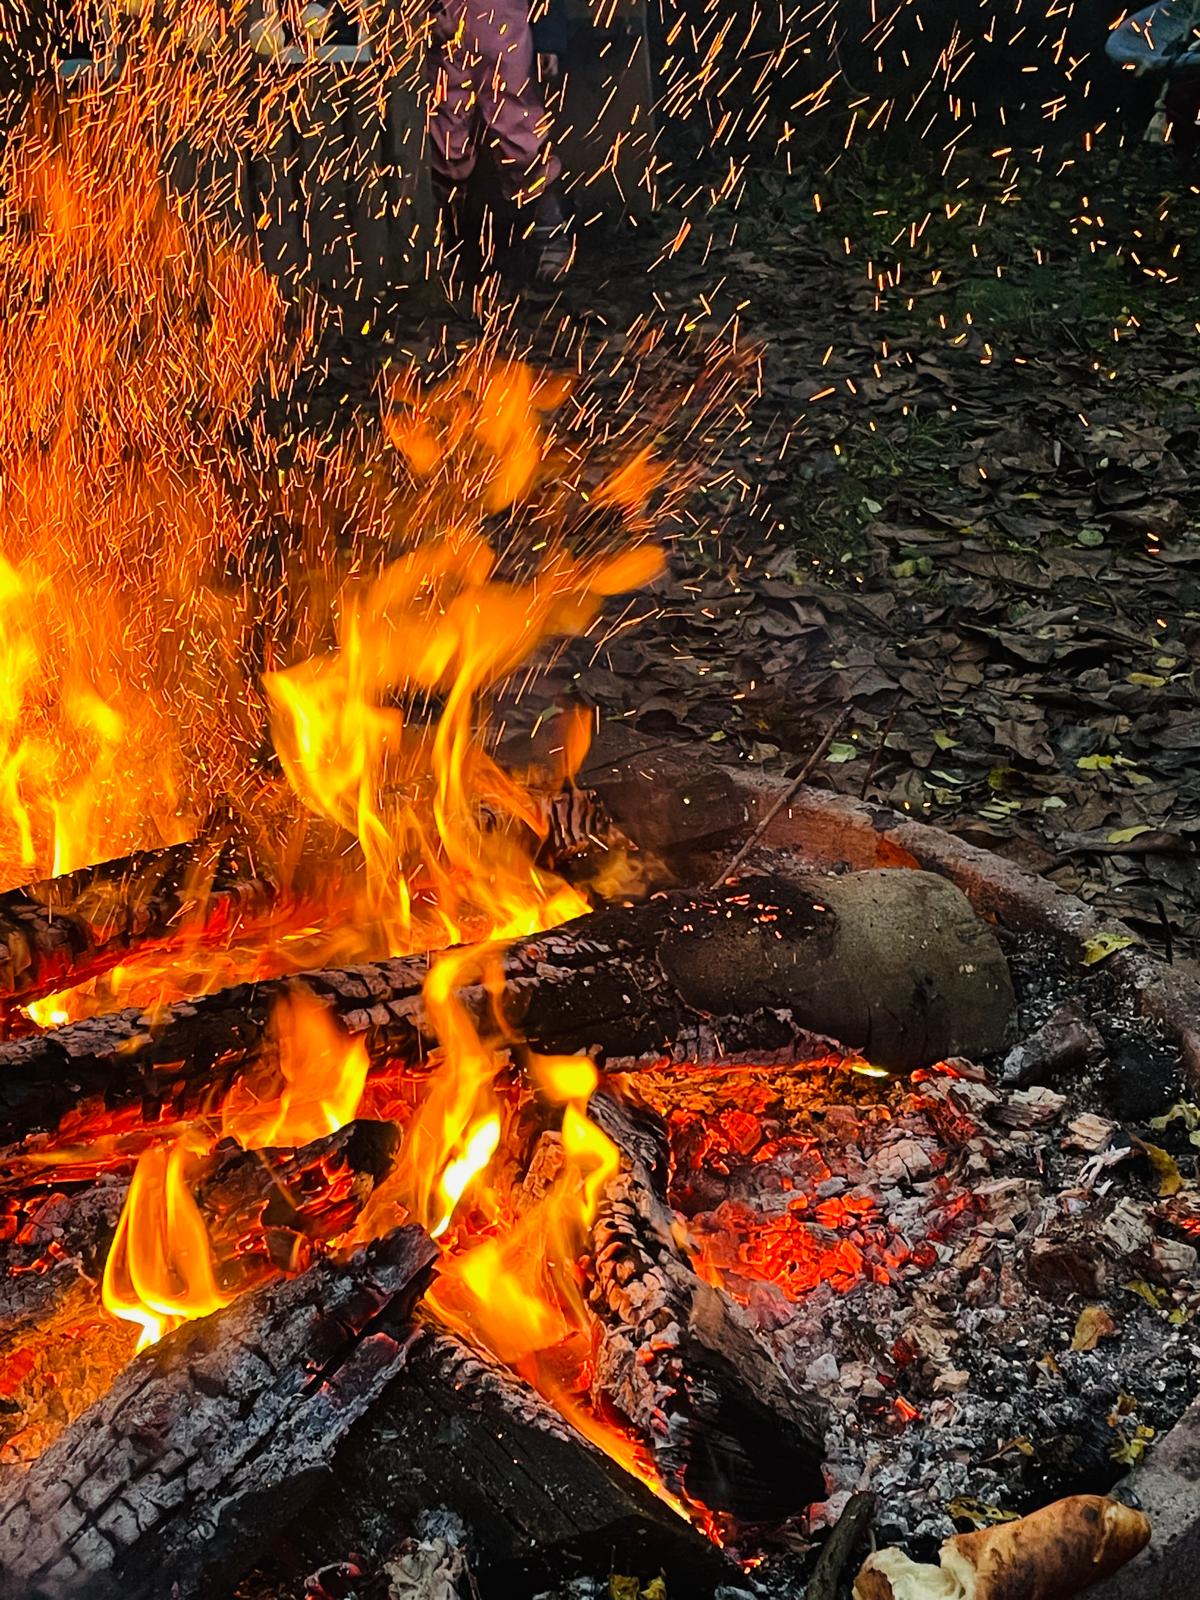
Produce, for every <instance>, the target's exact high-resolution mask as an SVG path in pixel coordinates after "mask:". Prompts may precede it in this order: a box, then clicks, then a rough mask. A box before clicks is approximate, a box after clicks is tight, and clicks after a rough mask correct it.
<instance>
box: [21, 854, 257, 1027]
mask: <svg viewBox="0 0 1200 1600" xmlns="http://www.w3.org/2000/svg"><path fill="white" fill-rule="evenodd" d="M279 897H280V886H279V884H278V882H277V881H276V879H275V877H274V876H273V875H272V874H270V873H264V871H263V869H262V867H261V865H260V864H259V863H258V862H257V861H256V860H255V858H254V854H253V852H252V851H251V850H250V849H249V846H248V843H247V841H246V839H245V838H244V837H239V836H237V835H231V833H230V831H229V830H228V829H225V830H224V831H221V832H210V833H208V834H205V835H202V836H201V837H200V838H198V839H194V840H190V841H188V842H187V843H186V844H177V845H167V846H164V847H163V848H162V849H160V850H141V851H138V852H136V853H135V854H134V855H130V856H122V857H120V858H119V859H117V860H115V861H105V862H101V863H100V864H99V865H97V866H91V867H81V868H80V869H79V870H78V871H76V872H68V873H64V874H63V875H62V876H60V877H57V878H47V879H45V880H43V881H42V882H39V883H31V884H28V885H26V886H25V887H23V888H19V889H9V890H7V891H6V892H5V893H3V894H0V1013H2V1012H4V1011H7V1010H12V1008H13V1007H15V1006H17V1005H24V1004H26V1003H28V1002H29V1001H31V1000H36V999H38V998H40V997H41V996H43V995H47V994H51V993H52V992H53V991H55V990H57V989H62V988H65V987H68V986H73V985H75V984H79V983H83V982H85V981H86V980H88V979H90V978H95V977H98V976H100V975H101V974H102V973H105V972H108V971H110V970H111V969H112V968H113V967H115V966H117V965H119V964H120V963H121V962H122V961H126V960H128V959H129V957H130V955H131V953H132V954H136V955H138V956H145V955H148V954H150V953H152V952H155V951H161V950H165V949H170V948H172V947H174V946H177V945H179V944H181V943H182V942H183V941H184V940H185V939H199V940H209V941H213V942H217V941H219V940H222V939H229V938H232V937H233V936H234V935H235V934H236V932H237V930H238V928H239V927H242V926H244V925H246V924H249V923H253V922H255V921H257V920H259V919H261V918H263V917H265V916H266V915H268V914H269V913H270V912H271V911H272V910H273V909H278V905H277V902H278V901H279Z"/></svg>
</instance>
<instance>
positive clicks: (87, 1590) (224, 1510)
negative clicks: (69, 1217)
mask: <svg viewBox="0 0 1200 1600" xmlns="http://www.w3.org/2000/svg"><path fill="white" fill-rule="evenodd" d="M436 1254H437V1250H436V1246H435V1245H434V1244H433V1243H432V1242H431V1241H430V1240H429V1239H428V1238H427V1237H426V1235H425V1234H424V1233H422V1232H421V1230H420V1229H418V1228H415V1227H407V1228H402V1229H400V1230H398V1231H397V1232H396V1233H394V1234H392V1235H390V1236H389V1237H388V1238H387V1239H385V1240H381V1241H380V1242H378V1243H377V1244H374V1245H372V1246H370V1247H369V1248H368V1249H367V1250H365V1251H362V1252H360V1253H359V1254H358V1255H356V1256H354V1257H353V1258H351V1259H350V1260H349V1261H347V1262H344V1263H340V1264H338V1263H334V1262H331V1261H321V1262H318V1263H317V1264H316V1265H314V1266H313V1267H312V1268H311V1270H310V1271H308V1272H306V1273H304V1274H302V1275H301V1276H300V1277H298V1278H292V1279H288V1280H286V1281H283V1282H272V1283H268V1284H266V1285H264V1286H263V1287H262V1288H260V1289H257V1290H255V1291H254V1292H252V1293H250V1294H248V1295H245V1296H243V1297H242V1298H241V1299H240V1300H237V1301H236V1302H235V1303H234V1304H233V1305H232V1306H230V1307H228V1308H227V1309H226V1310H224V1311H222V1312H219V1313H217V1314H216V1315H214V1316H211V1317H206V1318H203V1319H201V1320H199V1321H197V1322H190V1323H185V1324H184V1325H183V1327H181V1328H179V1329H177V1330H176V1331H175V1332H174V1333H172V1334H169V1335H168V1336H167V1337H166V1338H165V1339H164V1340H162V1342H161V1343H160V1344H157V1345H154V1346H153V1347H151V1348H150V1349H149V1350H147V1351H144V1352H143V1353H142V1355H140V1356H139V1357H137V1359H136V1360H135V1361H133V1362H132V1363H131V1364H130V1365H129V1366H128V1367H127V1368H126V1369H125V1371H124V1372H123V1373H122V1374H121V1375H120V1377H119V1378H118V1379H117V1381H116V1382H115V1383H114V1384H113V1386H112V1388H111V1389H110V1390H109V1392H108V1393H107V1394H106V1395H105V1397H104V1398H103V1399H102V1400H100V1401H99V1402H98V1403H97V1404H96V1405H94V1406H92V1407H91V1408H90V1409H89V1410H88V1411H86V1412H85V1413H84V1414H83V1416H81V1417H79V1418H78V1419H77V1420H76V1421H75V1423H74V1424H73V1425H72V1426H71V1427H70V1428H68V1429H67V1431H66V1432H65V1433H64V1434H63V1435H62V1436H61V1437H60V1438H59V1439H58V1440H57V1441H56V1442H55V1444H53V1445H52V1446H51V1447H50V1448H49V1449H48V1450H47V1451H46V1452H45V1453H44V1454H43V1455H42V1456H41V1457H40V1458H39V1459H38V1460H37V1461H36V1462H35V1463H34V1465H33V1466H32V1467H31V1468H30V1469H29V1470H28V1472H26V1473H25V1474H24V1475H23V1476H22V1477H20V1478H19V1479H17V1480H16V1481H15V1483H10V1484H9V1485H8V1488H7V1493H6V1494H5V1495H4V1497H3V1499H0V1594H3V1595H4V1596H5V1597H6V1600H7V1597H11V1600H18V1597H19V1600H39V1597H42V1596H45V1597H47V1600H49V1597H51V1596H53V1597H54V1600H65V1597H70V1596H75V1595H78V1596H84V1595H86V1596H87V1597H88V1600H107V1597H108V1596H109V1595H111V1596H114V1597H116V1596H118V1595H119V1596H121V1597H122V1600H151V1597H154V1600H157V1597H159V1596H162V1595H167V1594H173V1593H174V1594H178V1595H179V1596H180V1597H181V1600H187V1597H190V1596H200V1595H212V1594H214V1593H219V1592H220V1591H221V1586H222V1585H228V1584H231V1583H232V1582H234V1581H236V1579H237V1578H238V1577H239V1576H240V1574H241V1573H242V1572H243V1571H244V1570H245V1569H246V1567H247V1566H248V1565H249V1563H250V1562H251V1561H252V1560H253V1559H254V1557H255V1556H256V1555H257V1553H258V1552H259V1551H260V1550H261V1549H262V1548H263V1546H264V1545H265V1544H266V1543H267V1541H268V1540H269V1538H270V1536H271V1534H272V1533H273V1532H274V1531H275V1530H276V1529H277V1528H278V1527H279V1526H281V1524H282V1523H284V1522H285V1521H286V1520H287V1519H288V1518H290V1517H291V1516H293V1515H295V1514H296V1513H297V1512H298V1511H299V1510H300V1509H301V1508H302V1507H303V1505H304V1504H305V1503H306V1502H307V1501H308V1500H310V1499H311V1498H312V1496H313V1495H314V1494H315V1493H316V1492H317V1490H318V1488H319V1487H320V1485H321V1483H322V1482H323V1480H324V1479H325V1478H326V1477H327V1476H328V1474H329V1472H330V1470H331V1462H332V1459H333V1456H334V1452H335V1450H336V1448H337V1446H338V1444H339V1443H340V1442H341V1441H342V1440H343V1439H344V1438H345V1437H346V1436H347V1434H348V1433H349V1432H350V1430H351V1428H352V1427H353V1426H354V1424H355V1423H356V1422H357V1421H358V1420H359V1418H361V1417H362V1416H363V1415H364V1414H365V1413H366V1412H367V1411H368V1410H369V1409H370V1407H371V1406H372V1405H373V1404H374V1402H375V1401H376V1400H377V1399H378V1397H379V1395H380V1394H381V1393H382V1392H383V1390H384V1389H385V1387H386V1386H387V1384H388V1383H389V1382H390V1381H391V1380H392V1379H393V1378H394V1377H395V1376H396V1375H397V1374H398V1373H399V1372H400V1371H401V1370H402V1369H403V1367H404V1365H405V1362H406V1360H407V1357H408V1350H409V1345H410V1342H411V1338H412V1333H413V1328H412V1322H411V1312H412V1308H413V1305H414V1303H415V1301H416V1299H417V1297H418V1296H419V1295H420V1293H421V1292H422V1290H423V1289H424V1286H425V1284H426V1282H427V1280H428V1277H429V1274H430V1271H431V1268H432V1264H433V1262H434V1259H435V1257H436Z"/></svg>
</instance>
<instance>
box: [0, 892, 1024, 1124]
mask: <svg viewBox="0 0 1200 1600" xmlns="http://www.w3.org/2000/svg"><path fill="white" fill-rule="evenodd" d="M889 952H890V954H889ZM497 961H498V964H499V967H500V976H501V981H500V983H499V984H498V985H497V986H493V985H491V984H489V983H487V982H484V981H483V980H482V979H480V980H478V981H474V982H472V983H470V984H468V985H466V986H464V987H463V988H462V989H461V990H460V991H459V998H460V1000H461V1001H462V1004H463V1005H464V1007H465V1009H466V1011H467V1012H468V1014H469V1015H470V1016H471V1017H472V1018H473V1019H474V1020H475V1021H476V1022H477V1023H478V1024H479V1025H480V1026H481V1027H483V1028H485V1029H487V1028H488V1027H489V1026H490V1024H491V1021H492V1019H494V1016H495V1013H496V1011H498V1012H499V1014H500V1019H501V1031H503V1032H506V1033H507V1034H508V1035H509V1036H514V1035H515V1036H520V1037H523V1038H524V1039H526V1040H527V1041H528V1042H529V1044H530V1045H532V1046H533V1047H534V1048H535V1049H538V1050H543V1051H548V1052H557V1053H563V1052H586V1053H590V1054H591V1055H593V1056H594V1057H595V1058H596V1059H597V1060H598V1061H599V1062H600V1063H601V1064H602V1065H603V1066H604V1067H605V1068H606V1069H607V1070H608V1071H612V1072H621V1071H627V1070H632V1069H635V1068H636V1067H637V1066H639V1065H641V1064H642V1063H644V1062H645V1061H646V1060H648V1059H654V1058H660V1059H667V1060H674V1061H679V1062H686V1061H689V1060H698V1059H704V1060H711V1059H718V1058H721V1057H734V1058H736V1057H737V1056H738V1055H742V1056H747V1057H750V1056H755V1057H757V1058H758V1059H760V1060H761V1059H764V1058H765V1059H770V1058H771V1057H772V1056H774V1055H776V1054H783V1053H787V1054H789V1055H790V1056H791V1057H792V1058H793V1059H803V1058H804V1056H805V1054H806V1053H808V1054H813V1053H820V1052H821V1051H822V1050H825V1049H827V1048H828V1039H829V1038H835V1039H838V1040H840V1041H841V1043H843V1044H844V1045H846V1046H849V1047H851V1048H853V1049H858V1050H865V1051H869V1052H870V1056H871V1059H872V1060H873V1061H875V1062H876V1063H877V1064H879V1065H882V1066H886V1067H892V1068H895V1069H898V1070H899V1069H907V1068H912V1067H917V1066H922V1065H926V1064H929V1063H932V1062H934V1061H937V1060H939V1059H941V1058H943V1057H947V1056H951V1055H955V1054H963V1055H978V1054H981V1053H984V1052H987V1051H989V1050H992V1049H995V1048H996V1047H997V1046H998V1045H999V1043H1000V1042H1001V1038H1002V1036H1003V1031H1004V1027H1005V1024H1006V1022H1007V1018H1008V1014H1009V1011H1010V1009H1011V1005H1012V987H1011V982H1010V979H1009V975H1008V969H1007V966H1006V963H1005V961H1004V957H1003V954H1002V953H1001V951H1000V948H999V945H998V944H997V942H996V940H995V937H994V935H993V934H992V931H991V930H990V928H989V927H988V926H987V924H986V923H984V922H983V921H981V919H979V918H978V917H977V916H976V914H975V912H974V911H973V910H972V908H971V906H970V904H969V903H968V901H967V900H966V898H965V897H964V896H963V895H961V894H960V893H959V891H957V890H956V889H954V888H953V887H952V886H951V885H949V884H947V883H946V882H945V881H944V880H942V879H940V878H937V877H934V876H932V875H930V874H925V873H917V872H872V873H862V874H853V875H850V876H847V877H841V878H837V877H831V878H812V879H804V880H797V881H795V882H785V881H782V880H779V879H773V878H754V879H747V880H746V882H745V883H744V884H743V885H741V886H738V887H734V888H730V889H726V890H724V891H721V892H718V893H716V894H712V895H694V894H690V893H686V892H683V891H672V892H670V893H663V894H657V895H654V896H653V897H651V898H650V899H649V900H647V901H645V902H644V903H642V904H640V905H633V906H629V905H609V906H606V907H605V908H603V909H602V910H599V911H596V912H594V913H592V914H591V915H589V916H586V917H581V918H578V919H577V920H576V921H574V922H571V923H567V924H565V925H564V926H562V927H559V928H555V929H553V930H552V931H550V932H549V933H544V934H538V935H536V936H534V937H532V938H528V939H524V940H521V941H519V942H518V943H516V944H514V945H513V946H511V947H510V948H509V949H508V950H507V951H506V952H504V953H503V955H499V956H498V957H497ZM426 971H427V964H426V962H425V961H424V960H423V959H419V958H404V959H400V960H394V961H384V962H377V963H374V964H371V965H366V966H362V967H355V968H348V969H345V970H330V971H324V972H313V973H307V974H304V975H303V976H302V977H301V978H298V979H278V980H273V981H270V982H264V983H257V984H242V985H238V986H236V987H234V988H231V989H226V990H222V991H220V992H219V993H217V994H212V995H207V996H204V997H202V998H200V999H197V1000H191V1001H187V1002H180V1003H179V1004H176V1005H174V1006H171V1007H169V1008H167V1009H166V1011H165V1012H164V1013H163V1014H161V1015H151V1014H149V1013H143V1012H140V1011H136V1010H129V1011H122V1012H117V1013H113V1014H111V1015H109V1016H105V1017H97V1018H91V1019H88V1020H86V1021H83V1022H79V1023H75V1024H72V1025H69V1026H66V1027H63V1028H58V1029H55V1030H53V1031H51V1032H49V1033H46V1034H44V1035H42V1036H40V1037H38V1038H33V1039H21V1040H10V1041H8V1042H6V1043H3V1044H0V1142H2V1143H3V1144H4V1145H8V1146H12V1145H14V1144H15V1143H16V1142H17V1141H20V1140H22V1139H24V1138H25V1137H26V1136H28V1135H31V1134H37V1133H41V1132H49V1131H51V1130H53V1129H54V1128H55V1127H57V1125H58V1123H59V1121H60V1119H61V1118H62V1117H63V1116H64V1115H65V1114H66V1113H67V1112H68V1111H70V1110H72V1109H73V1108H77V1107H79V1105H80V1103H81V1102H84V1101H88V1100H93V1101H94V1102H96V1103H97V1105H98V1106H100V1107H103V1108H104V1109H105V1110H106V1111H107V1112H109V1113H110V1114H111V1113H112V1112H114V1111H116V1110H119V1109H121V1108H128V1107H130V1106H133V1105H141V1106H142V1108H143V1110H144V1112H145V1114H146V1115H147V1116H148V1117H150V1118H151V1119H152V1120H154V1119H158V1118H162V1117H167V1116H175V1117H181V1116H191V1115H195V1114H196V1112H197V1109H198V1108H199V1106H200V1105H201V1104H204V1103H207V1104H211V1103H213V1101H214V1100H218V1099H219V1098H220V1096H221V1095H222V1094H224V1093H225V1092H226V1091H227V1090H228V1089H229V1087H230V1086H231V1085H232V1084H233V1083H234V1082H235V1081H236V1080H237V1079H238V1078H239V1077H240V1076H242V1075H243V1074H245V1073H246V1072H247V1071H248V1070H250V1069H252V1068H253V1067H255V1065H256V1064H258V1063H259V1062H260V1060H261V1058H262V1057H263V1054H264V1052H265V1051H267V1049H268V1048H269V1043H270V1023H271V1019H272V1016H273V1014H274V1011H275V1009H276V1007H277V1005H278V1004H279V1002H280V1000H281V999H283V998H284V997H285V996H286V995H288V994H289V993H291V992H293V991H294V990H295V989H296V987H297V986H298V987H300V988H303V989H305V990H307V991H308V992H309V993H310V994H312V995H315V996H316V998H317V999H318V1000H320V1001H322V1002H323V1003H324V1004H326V1005H327V1006H328V1007H329V1009H330V1011H331V1012H332V1013H333V1014H334V1015H335V1017H336V1018H337V1019H338V1020H339V1021H340V1023H341V1024H342V1026H344V1027H345V1028H346V1030H347V1031H348V1032H350V1033H353V1034H365V1035H366V1036H367V1043H368V1048H369V1050H370V1051H371V1054H372V1058H373V1060H374V1061H375V1063H376V1064H377V1065H380V1064H382V1063H384V1062H391V1063H396V1062H400V1063H402V1064H407V1065H411V1066H413V1067H419V1066H420V1065H421V1064H422V1063H423V1062H424V1061H425V1060H426V1059H427V1056H428V1052H429V1049H430V1047H431V1046H432V1045H433V1044H434V1043H435V1042H436V1041H435V1040H433V1039H432V1038H431V1037H430V1031H429V1028H428V1025H427V1022H426V1018H425V1015H424V1010H423V1006H422V1000H421V986H422V981H423V979H424V977H425V974H426ZM822 1035H824V1036H827V1038H826V1039H825V1041H824V1043H823V1044H822V1043H819V1042H814V1041H816V1040H818V1039H819V1036H822ZM12 1154H13V1152H12V1151H11V1150H10V1151H9V1155H10V1156H11V1155H12Z"/></svg>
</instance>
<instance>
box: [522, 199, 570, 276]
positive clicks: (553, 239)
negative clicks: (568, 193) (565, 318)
mask: <svg viewBox="0 0 1200 1600" xmlns="http://www.w3.org/2000/svg"><path fill="white" fill-rule="evenodd" d="M529 243H530V246H531V248H532V251H533V281H534V284H535V285H536V286H538V287H539V288H548V287H550V286H551V285H553V284H556V283H559V282H561V280H562V279H563V278H564V277H565V276H566V275H567V273H568V272H569V271H570V268H571V263H572V261H573V260H574V259H575V230H574V228H573V226H572V223H571V218H570V216H569V215H568V213H567V208H566V206H565V205H564V204H563V198H562V194H561V192H560V191H559V189H558V186H557V184H551V185H549V187H548V188H546V189H543V190H542V192H541V194H540V195H539V196H538V197H537V199H536V200H535V201H534V202H533V226H532V227H531V228H530V230H529Z"/></svg>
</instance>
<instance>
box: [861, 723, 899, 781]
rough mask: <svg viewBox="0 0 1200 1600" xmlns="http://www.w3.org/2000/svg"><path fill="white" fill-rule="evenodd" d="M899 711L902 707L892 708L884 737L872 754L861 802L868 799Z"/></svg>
mask: <svg viewBox="0 0 1200 1600" xmlns="http://www.w3.org/2000/svg"><path fill="white" fill-rule="evenodd" d="M899 709H900V707H899V706H898V705H897V706H893V707H892V714H891V716H890V717H889V718H888V719H887V722H886V723H885V725H884V729H883V735H882V737H881V738H880V740H879V743H878V744H877V745H876V746H875V749H874V750H873V751H872V753H871V760H870V764H869V765H868V767H867V775H866V777H865V778H864V779H863V786H862V791H861V793H860V794H859V797H858V798H859V799H860V800H865V799H866V798H867V790H868V789H869V788H870V787H871V781H872V779H873V778H874V776H875V769H876V767H877V766H878V765H879V761H880V758H881V756H882V755H883V752H884V750H885V748H886V746H887V742H888V734H889V733H891V731H892V724H893V723H894V722H895V720H896V713H897V712H898V711H899Z"/></svg>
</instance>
